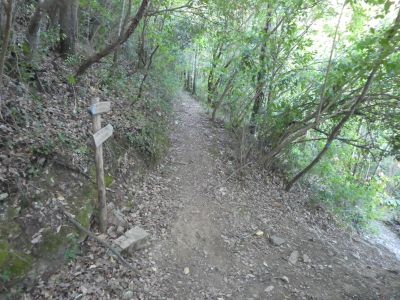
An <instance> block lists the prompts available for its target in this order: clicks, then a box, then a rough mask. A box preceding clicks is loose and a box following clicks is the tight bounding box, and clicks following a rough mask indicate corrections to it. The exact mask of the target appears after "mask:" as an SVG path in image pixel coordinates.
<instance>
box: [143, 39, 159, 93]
mask: <svg viewBox="0 0 400 300" xmlns="http://www.w3.org/2000/svg"><path fill="white" fill-rule="evenodd" d="M159 47H160V45H157V46H156V47H155V48H154V50H153V51H152V52H151V55H150V57H149V61H148V63H147V66H146V72H145V74H144V76H143V79H142V82H141V83H140V87H139V93H138V100H140V99H141V98H142V93H143V87H144V83H145V81H146V79H147V76H148V75H149V71H150V67H151V64H152V63H153V57H154V54H156V52H157V50H158V48H159Z"/></svg>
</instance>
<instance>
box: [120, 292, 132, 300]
mask: <svg viewBox="0 0 400 300" xmlns="http://www.w3.org/2000/svg"><path fill="white" fill-rule="evenodd" d="M122 297H123V298H124V299H127V300H128V299H132V298H133V292H132V291H131V290H127V291H126V292H125V293H124V295H123V296H122Z"/></svg>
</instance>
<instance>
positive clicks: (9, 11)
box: [0, 0, 14, 85]
mask: <svg viewBox="0 0 400 300" xmlns="http://www.w3.org/2000/svg"><path fill="white" fill-rule="evenodd" d="M3 5H4V10H5V12H6V24H5V28H4V35H3V45H2V47H1V53H0V84H1V85H2V84H3V72H4V62H5V60H6V56H7V50H8V43H9V39H10V32H11V24H12V15H13V8H14V1H13V0H8V1H5V0H4V2H3Z"/></svg>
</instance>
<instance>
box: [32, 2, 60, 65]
mask: <svg viewBox="0 0 400 300" xmlns="http://www.w3.org/2000/svg"><path fill="white" fill-rule="evenodd" d="M53 2H54V0H44V1H39V2H38V5H37V8H36V11H35V13H34V14H33V16H32V18H31V20H30V22H29V25H28V30H27V32H26V41H27V43H28V46H29V56H28V61H30V62H32V61H35V60H36V56H37V50H38V48H39V40H40V24H41V21H42V18H43V13H44V11H45V10H47V9H48V8H49V7H50V6H51V5H52V4H53Z"/></svg>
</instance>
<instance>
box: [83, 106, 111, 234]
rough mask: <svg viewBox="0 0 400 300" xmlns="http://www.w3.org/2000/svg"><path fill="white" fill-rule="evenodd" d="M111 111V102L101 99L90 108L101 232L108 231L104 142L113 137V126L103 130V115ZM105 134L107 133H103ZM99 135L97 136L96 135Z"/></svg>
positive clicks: (98, 217)
mask: <svg viewBox="0 0 400 300" xmlns="http://www.w3.org/2000/svg"><path fill="white" fill-rule="evenodd" d="M109 110H110V103H109V102H100V103H99V98H94V99H93V101H92V106H91V107H90V108H89V110H88V111H89V113H90V114H91V115H92V121H93V139H94V148H95V161H96V181H97V192H98V203H97V209H98V211H97V214H98V215H97V220H98V223H99V229H100V231H101V232H103V233H104V232H106V231H107V201H106V186H105V182H104V165H103V145H102V144H103V142H104V141H105V140H106V139H107V138H109V137H110V136H111V135H112V126H111V125H108V126H106V127H104V128H101V115H100V114H101V113H104V112H108V111H109ZM103 132H105V133H103ZM96 133H97V134H96Z"/></svg>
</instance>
